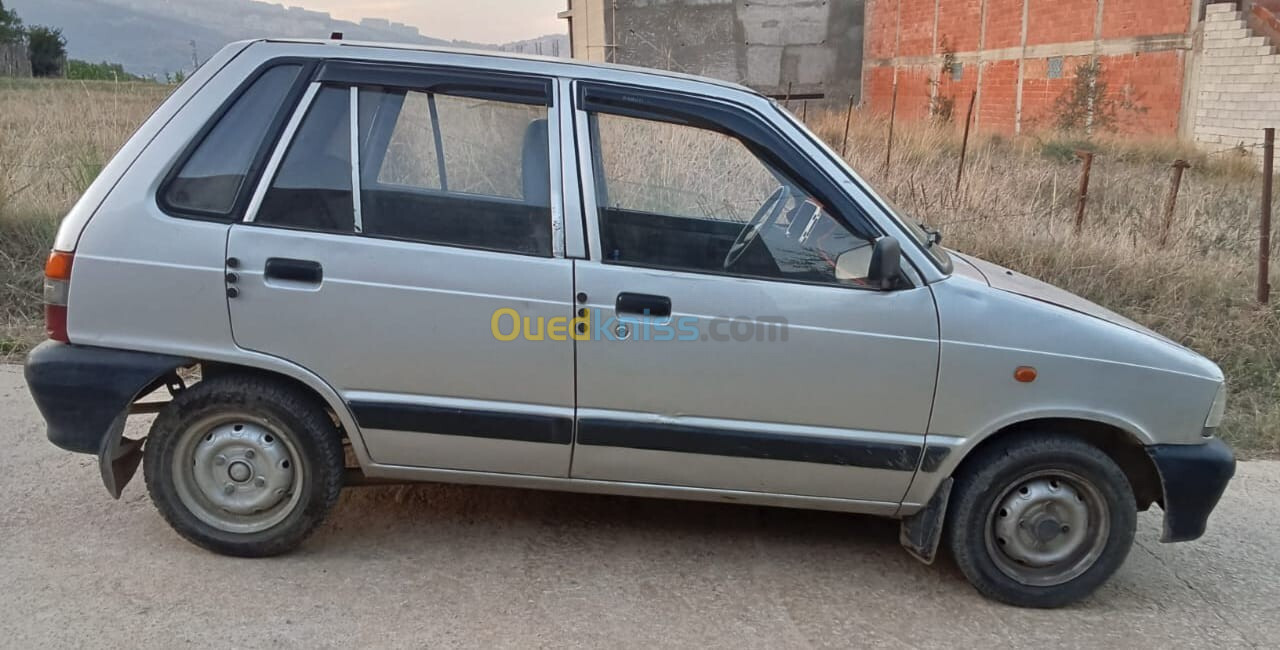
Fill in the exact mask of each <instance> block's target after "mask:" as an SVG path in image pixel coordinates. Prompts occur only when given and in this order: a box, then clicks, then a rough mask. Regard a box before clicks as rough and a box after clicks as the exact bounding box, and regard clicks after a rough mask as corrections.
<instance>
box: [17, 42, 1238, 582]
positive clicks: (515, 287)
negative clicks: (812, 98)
mask: <svg viewBox="0 0 1280 650" xmlns="http://www.w3.org/2000/svg"><path fill="white" fill-rule="evenodd" d="M46 277H47V280H46V287H45V299H46V303H47V321H48V323H47V324H48V331H49V338H50V340H49V341H48V342H46V343H44V344H42V345H40V346H39V347H38V348H36V349H35V350H34V351H33V352H32V353H31V355H30V357H29V359H28V361H27V366H26V376H27V381H28V384H29V386H30V388H31V393H32V394H33V395H34V397H35V400H36V402H37V403H38V405H39V407H40V410H41V412H42V413H43V415H44V417H45V419H46V421H47V423H48V435H49V438H50V440H51V441H52V442H53V443H54V444H56V445H58V446H59V447H62V448H64V449H67V450H70V451H74V452H81V453H89V454H96V455H97V456H98V459H99V464H100V468H101V473H102V479H103V481H104V482H105V483H106V487H107V489H108V490H109V491H110V493H111V494H112V495H114V496H116V497H118V496H119V495H120V492H121V490H122V489H123V488H124V486H125V484H126V483H127V482H128V481H129V479H130V478H131V476H132V475H133V474H134V472H135V470H136V468H137V466H138V464H139V463H143V464H144V467H145V477H146V483H147V489H148V490H149V492H150V494H151V497H152V499H153V500H154V502H155V504H156V506H157V508H158V509H159V511H160V513H161V514H162V515H163V516H164V517H165V519H167V520H168V521H169V523H170V524H172V526H173V527H174V528H175V529H176V530H177V531H178V533H180V534H181V535H182V536H183V537H185V538H187V539H189V540H191V541H192V542H194V543H196V544H198V545H200V546H202V547H205V548H207V549H210V550H213V551H216V552H219V553H226V554H230V555H239V556H265V555H273V554H277V553H282V552H285V551H288V550H289V549H292V548H294V547H296V546H297V545H298V544H299V543H301V542H302V540H303V538H305V537H306V536H307V534H308V533H309V532H311V531H312V530H313V529H314V528H315V527H316V526H317V525H318V524H319V523H320V522H321V520H322V519H323V518H324V517H325V515H326V513H328V512H329V510H330V509H331V508H332V507H333V505H334V504H335V502H336V501H337V499H338V494H339V491H340V490H341V489H342V487H343V486H344V485H346V484H350V483H352V482H356V481H367V480H387V479H391V480H405V481H444V482H452V483H472V484H485V485H504V486H514V487H525V488H539V489H552V490H572V491H581V492H597V493H609V494H624V495H636V496H649V497H671V498H681V499H700V500H709V501H723V502H732V503H746V504H758V505H769V506H786V507H796V508H814V509H823V510H836V511H845V512H857V513H869V514H874V515H882V516H885V517H894V518H897V519H900V520H901V522H902V526H901V540H902V544H903V545H904V546H905V547H906V548H907V550H908V551H909V552H910V553H912V554H914V555H915V556H917V557H918V558H920V559H921V560H923V561H925V562H932V561H933V559H934V557H935V555H936V553H937V551H938V548H939V546H945V547H946V548H947V549H948V550H949V552H950V554H951V555H952V556H953V557H954V559H955V561H956V563H957V564H958V565H959V567H960V569H961V570H962V571H963V573H964V574H965V575H966V576H967V577H968V579H969V580H970V581H972V583H973V584H974V585H975V586H976V587H977V589H978V590H979V591H980V592H981V593H983V594H985V595H987V596H989V597H992V598H995V599H998V600H1001V601H1004V602H1008V603H1013V604H1017V605H1024V606H1035V607H1052V606H1058V605H1062V604H1064V603H1068V602H1071V601H1074V600H1077V599H1079V598H1081V597H1084V596H1086V595H1088V594H1089V593H1090V592H1092V591H1093V590H1094V589H1095V588H1097V587H1098V586H1099V585H1100V584H1102V583H1103V582H1104V581H1105V580H1107V578H1108V577H1109V576H1111V574H1112V573H1113V572H1114V571H1115V570H1116V568H1117V567H1119V566H1120V564H1121V563H1122V562H1123V561H1124V559H1125V556H1126V554H1127V553H1128V551H1129V548H1130V546H1131V545H1132V542H1133V538H1134V533H1135V521H1136V512H1137V511H1139V510H1144V509H1146V508H1148V507H1149V506H1150V505H1151V504H1153V503H1155V504H1159V505H1160V507H1161V509H1162V510H1163V512H1164V535H1163V541H1167V542H1176V541H1184V540H1192V539H1196V538H1198V537H1199V536H1201V535H1202V534H1203V533H1204V530H1205V522H1206V520H1207V518H1208V516H1209V513H1210V511H1211V510H1212V509H1213V508H1214V506H1215V505H1216V503H1217V501H1218V498H1219V497H1220V496H1221V494H1222V492H1223V490H1224V489H1225V487H1226V485H1227V482H1228V480H1229V479H1230V478H1231V476H1232V474H1233V472H1234V469H1235V460H1234V458H1233V456H1232V453H1231V451H1230V449H1228V448H1227V446H1226V445H1224V444H1223V443H1222V442H1221V441H1219V440H1218V439H1217V438H1216V437H1215V431H1216V429H1217V427H1218V426H1219V423H1220V422H1221V420H1222V414H1223V408H1224V403H1225V399H1226V392H1225V389H1224V382H1223V376H1222V373H1221V371H1220V370H1219V369H1218V367H1217V366H1215V365H1214V364H1213V363H1211V362H1209V361H1207V360H1206V359H1204V358H1202V357H1200V356H1198V355H1197V354H1195V353H1194V352H1192V351H1190V350H1188V349H1186V348H1183V347H1181V346H1179V345H1177V344H1175V343H1173V342H1171V341H1169V340H1167V339H1164V338H1162V337H1160V336H1159V335H1157V334H1154V333H1152V332H1150V331H1148V330H1146V329H1143V328H1142V327H1141V326H1139V325H1137V324H1135V323H1132V322H1130V321H1128V320H1126V319H1124V318H1122V317H1120V316H1118V315H1116V314H1114V313H1111V312H1109V311H1106V310H1104V309H1102V308H1100V307H1098V306H1096V305H1093V304H1091V303H1089V302H1087V301H1085V300H1082V299H1080V298H1077V297H1075V296H1073V295H1071V294H1068V293H1066V292H1064V291H1061V290H1058V289H1055V288H1053V287H1051V286H1048V285H1046V284H1043V283H1041V282H1037V281H1035V280H1032V279H1030V278H1027V277H1025V276H1022V275H1019V274H1017V273H1014V272H1012V271H1009V270H1007V269H1004V268H1000V267H998V266H996V265H994V264H990V263H987V262H984V261H982V260H979V259H975V258H972V257H967V256H964V255H961V254H959V253H956V252H954V251H949V250H946V249H944V248H943V247H942V246H941V245H940V237H939V236H938V234H937V233H935V232H931V231H928V230H926V229H923V228H921V227H919V226H917V225H915V224H913V223H910V222H908V221H906V220H904V219H903V217H902V215H899V214H896V213H895V211H894V209H893V208H892V206H890V205H889V204H888V203H887V202H886V201H885V200H884V199H882V198H881V197H879V196H877V195H876V194H875V193H874V191H873V190H872V189H871V188H870V187H868V186H867V184H866V183H864V182H863V181H862V180H861V179H860V178H859V177H858V176H857V175H856V174H855V173H854V172H853V171H852V170H850V169H849V168H848V167H847V166H846V164H845V163H844V162H843V161H842V160H841V159H840V157H839V156H837V155H835V154H834V153H832V151H831V150H830V149H828V148H827V147H826V146H824V145H823V144H822V143H821V142H820V141H819V140H818V139H817V138H815V137H814V136H813V135H812V134H811V133H810V132H809V131H807V130H806V129H805V127H804V126H803V125H802V124H800V123H799V122H798V121H797V120H795V119H794V118H793V117H792V116H791V115H790V114H788V113H787V112H786V111H784V110H782V109H781V108H780V107H778V106H777V105H776V104H774V103H773V102H771V101H769V100H768V99H766V98H764V97H761V96H760V95H757V94H755V93H753V92H752V91H750V90H747V89H745V88H741V87H738V86H734V85H730V84H725V83H721V82H717V81H711V80H706V79H698V78H693V77H688V76H681V75H675V74H668V73H663V72H656V71H651V70H639V69H630V68H624V67H616V66H595V65H585V64H580V63H576V62H567V61H559V60H551V59H541V58H526V57H511V56H500V55H497V54H494V53H483V52H461V51H448V50H432V49H418V48H404V47H395V46H385V45H373V44H360V43H351V42H342V41H253V42H243V43H237V44H234V45H231V46H229V47H227V48H226V49H224V50H223V51H222V52H220V53H219V54H218V55H216V56H215V57H213V58H212V59H211V60H210V61H209V62H208V63H206V64H205V65H204V67H202V68H201V69H200V71H199V72H198V73H197V74H195V75H194V76H192V77H191V79H190V80H188V81H187V82H186V83H185V84H184V85H183V86H182V87H181V88H179V89H178V90H177V91H176V92H174V93H173V95H172V96H171V97H170V98H169V99H168V100H167V101H166V102H165V103H164V105H163V106H161V107H160V108H159V110H157V111H156V113H155V114H154V115H152V116H151V118H150V119H149V120H147V122H146V123H145V124H144V125H143V126H142V127H141V129H140V130H139V131H138V133H137V134H136V135H134V137H133V138H132V139H131V140H130V141H129V142H128V144H126V145H125V146H124V147H123V148H122V149H121V150H120V152H119V153H118V154H117V155H116V157H115V158H114V160H112V162H111V163H110V164H109V165H108V166H107V167H106V169H105V170H104V171H103V172H102V174H101V175H100V176H99V177H98V179H97V180H96V181H95V182H94V183H93V185H92V186H91V187H90V188H89V190H88V191H87V192H86V193H85V195H84V197H83V198H82V199H81V200H80V201H79V202H78V203H77V204H76V206H75V208H74V209H73V210H72V211H71V213H70V214H69V215H67V217H66V218H65V220H64V221H63V222H62V226H61V229H60V230H59V232H58V235H57V240H56V244H55V248H54V251H53V253H52V254H51V256H50V259H49V263H48V265H47V267H46ZM165 396H168V399H167V400H166V399H160V398H163V397H165ZM140 413H157V414H158V415H157V417H156V419H155V421H154V424H153V425H152V427H151V430H150V434H149V435H148V436H147V437H146V438H145V439H144V440H134V439H130V438H126V437H124V436H123V431H124V424H125V419H126V418H127V417H128V416H129V415H132V414H140Z"/></svg>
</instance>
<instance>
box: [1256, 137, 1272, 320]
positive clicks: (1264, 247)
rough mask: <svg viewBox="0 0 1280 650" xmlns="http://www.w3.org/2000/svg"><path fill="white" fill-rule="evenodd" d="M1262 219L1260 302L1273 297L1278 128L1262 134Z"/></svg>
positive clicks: (1259, 278) (1259, 251)
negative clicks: (1273, 192)
mask: <svg viewBox="0 0 1280 650" xmlns="http://www.w3.org/2000/svg"><path fill="white" fill-rule="evenodd" d="M1262 141H1263V145H1262V220H1261V223H1260V224H1259V227H1260V228H1261V232H1260V233H1259V236H1258V302H1260V303H1262V304H1264V305H1265V304H1267V301H1268V300H1269V299H1270V298H1271V278H1270V275H1269V274H1270V267H1271V179H1272V177H1273V176H1275V159H1276V130H1275V128H1269V129H1265V130H1264V131H1263V136H1262Z"/></svg>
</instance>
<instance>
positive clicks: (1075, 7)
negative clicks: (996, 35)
mask: <svg viewBox="0 0 1280 650" xmlns="http://www.w3.org/2000/svg"><path fill="white" fill-rule="evenodd" d="M1132 1H1133V0H1111V2H1112V3H1114V2H1132ZM1028 2H1029V3H1030V4H1029V5H1028V6H1027V44H1028V45H1040V44H1043V43H1071V42H1073V41H1089V40H1093V26H1094V23H1095V22H1096V18H1097V14H1098V0H1028ZM1108 4H1110V3H1108Z"/></svg>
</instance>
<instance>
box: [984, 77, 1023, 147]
mask: <svg viewBox="0 0 1280 650" xmlns="http://www.w3.org/2000/svg"><path fill="white" fill-rule="evenodd" d="M1017 103H1018V62H1017V61H997V62H994V63H988V64H987V66H986V70H984V71H983V73H982V100H981V102H980V103H979V104H978V119H977V122H978V124H979V125H980V128H981V129H983V130H986V131H997V132H1000V133H1013V125H1014V116H1015V115H1016V114H1017Z"/></svg>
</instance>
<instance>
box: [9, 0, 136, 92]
mask: <svg viewBox="0 0 1280 650" xmlns="http://www.w3.org/2000/svg"><path fill="white" fill-rule="evenodd" d="M0 45H20V46H26V49H27V56H28V58H29V59H30V60H31V75H32V76H33V77H66V78H68V79H88V80H101V81H144V79H143V78H142V77H139V76H137V75H133V74H129V73H128V72H125V71H124V66H122V65H120V64H119V63H107V62H102V63H89V62H87V61H77V60H75V59H71V60H68V59H67V39H66V38H64V37H63V36H62V30H61V29H59V28H57V27H45V26H43V25H33V26H30V27H28V26H26V25H23V23H22V18H20V17H19V16H18V11H17V10H16V9H6V8H5V6H4V0H0Z"/></svg>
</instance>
